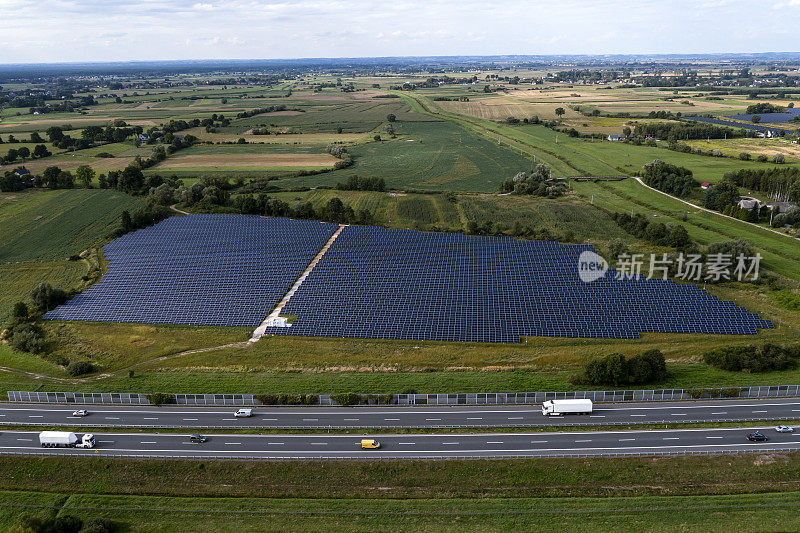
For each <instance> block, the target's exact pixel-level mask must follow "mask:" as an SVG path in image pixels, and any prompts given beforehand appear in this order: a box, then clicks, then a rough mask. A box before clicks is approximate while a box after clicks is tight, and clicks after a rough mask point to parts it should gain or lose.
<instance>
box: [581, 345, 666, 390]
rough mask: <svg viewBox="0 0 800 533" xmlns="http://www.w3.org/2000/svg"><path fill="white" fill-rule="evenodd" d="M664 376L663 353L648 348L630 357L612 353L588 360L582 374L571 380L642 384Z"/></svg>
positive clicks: (614, 384)
mask: <svg viewBox="0 0 800 533" xmlns="http://www.w3.org/2000/svg"><path fill="white" fill-rule="evenodd" d="M666 377H667V365H666V362H665V361H664V354H662V353H661V352H660V351H659V350H648V351H646V352H644V353H641V354H639V355H634V356H633V357H631V358H630V359H625V356H623V355H622V354H619V353H613V354H610V355H607V356H605V357H603V358H601V359H594V360H592V361H589V362H588V363H587V364H586V368H585V369H584V372H583V374H582V375H579V376H577V377H576V378H573V382H574V383H576V384H585V385H613V386H620V385H643V384H646V383H655V382H659V381H663V380H664V378H666Z"/></svg>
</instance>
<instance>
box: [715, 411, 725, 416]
mask: <svg viewBox="0 0 800 533" xmlns="http://www.w3.org/2000/svg"><path fill="white" fill-rule="evenodd" d="M711 414H712V415H727V414H728V411H718V412H716V413H711Z"/></svg>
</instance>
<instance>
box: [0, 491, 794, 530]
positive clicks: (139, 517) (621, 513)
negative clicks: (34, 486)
mask: <svg viewBox="0 0 800 533" xmlns="http://www.w3.org/2000/svg"><path fill="white" fill-rule="evenodd" d="M2 496H3V497H4V500H5V502H6V503H5V504H0V505H4V506H12V505H21V506H26V507H27V506H34V510H35V512H38V513H40V514H41V515H44V516H47V513H48V512H54V511H51V510H50V509H49V508H54V507H55V508H58V509H59V510H58V514H57V515H56V516H64V515H71V516H76V517H79V518H81V519H83V520H88V519H90V518H93V517H96V516H102V517H103V518H107V519H110V520H113V521H115V522H116V523H118V524H121V525H123V527H125V531H131V532H136V531H176V532H179V531H186V532H189V531H197V530H213V531H254V530H258V531H298V532H312V531H331V530H335V531H342V532H356V531H402V532H422V531H432V530H435V531H443V532H460V531H476V532H479V531H501V530H520V529H521V530H528V531H532V530H543V529H549V528H550V527H552V524H553V522H554V521H556V520H557V521H558V522H559V526H560V527H562V528H565V529H566V530H569V531H589V532H593V531H596V532H605V531H631V532H638V531H708V530H714V531H722V532H726V531H730V532H738V531H741V530H742V529H741V528H747V529H754V530H760V529H764V530H784V529H786V528H795V527H800V518H798V516H797V508H798V506H800V501H798V498H799V497H800V495H799V494H798V493H773V494H760V495H732V496H702V497H698V496H673V497H628V498H536V499H529V498H509V499H494V498H483V499H473V500H465V499H412V500H384V499H381V500H374V499H373V500H370V499H335V500H331V499H273V498H270V499H259V498H196V497H195V498H186V497H184V498H182V497H158V496H118V495H105V494H104V495H95V494H71V495H61V494H47V493H31V492H4V493H3V494H2ZM0 509H2V510H6V509H7V510H8V511H11V510H12V509H14V508H13V507H11V508H9V507H5V508H4V507H0ZM676 510H680V511H681V512H680V513H676V512H675V511H676ZM0 512H2V511H1V510H0ZM12 516H13V513H12V512H7V513H4V514H0V525H12V524H13V523H14V521H13V520H12Z"/></svg>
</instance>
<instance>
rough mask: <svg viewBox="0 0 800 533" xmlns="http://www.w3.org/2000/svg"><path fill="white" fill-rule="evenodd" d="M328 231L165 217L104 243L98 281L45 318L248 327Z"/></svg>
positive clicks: (291, 224)
mask: <svg viewBox="0 0 800 533" xmlns="http://www.w3.org/2000/svg"><path fill="white" fill-rule="evenodd" d="M336 228H337V226H336V225H335V224H325V223H320V222H316V221H298V220H290V219H286V218H262V217H256V216H244V215H191V216H188V217H172V218H169V219H167V220H165V221H163V222H160V223H159V224H156V225H155V226H151V227H149V228H145V229H142V230H139V231H136V232H133V233H129V234H127V235H124V236H122V237H120V238H119V239H116V240H115V241H113V242H111V243H109V244H107V245H106V246H105V247H104V248H103V252H104V255H105V258H106V259H107V260H109V267H108V272H106V274H105V275H104V276H103V279H102V280H101V281H100V282H99V283H98V284H97V285H94V286H93V287H90V288H89V289H87V290H86V291H84V292H83V293H81V294H79V295H78V296H76V297H75V298H73V299H72V300H70V301H69V302H67V303H66V304H65V305H62V306H61V307H59V308H57V309H56V310H54V311H51V312H49V313H47V314H46V315H45V318H48V319H63V320H94V321H101V322H105V321H111V322H144V323H159V324H197V325H208V326H252V327H255V326H257V325H258V324H260V323H261V321H263V320H264V318H265V317H266V315H267V314H268V313H269V312H270V310H271V309H272V308H273V307H274V306H275V305H276V304H277V303H278V301H279V300H280V299H281V297H282V296H283V295H284V294H285V293H286V291H287V290H289V287H291V285H292V283H294V281H295V280H296V279H297V277H298V276H299V275H300V273H301V272H302V271H303V270H304V269H305V268H306V266H307V265H308V263H309V262H310V261H311V259H313V257H314V256H315V255H316V254H317V252H318V251H319V250H320V248H322V246H323V245H324V244H325V242H327V240H328V239H329V238H330V236H331V235H332V234H333V232H334V231H336Z"/></svg>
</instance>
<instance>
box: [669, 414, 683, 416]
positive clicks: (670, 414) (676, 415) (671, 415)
mask: <svg viewBox="0 0 800 533" xmlns="http://www.w3.org/2000/svg"><path fill="white" fill-rule="evenodd" d="M670 415H671V416H686V413H670Z"/></svg>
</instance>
